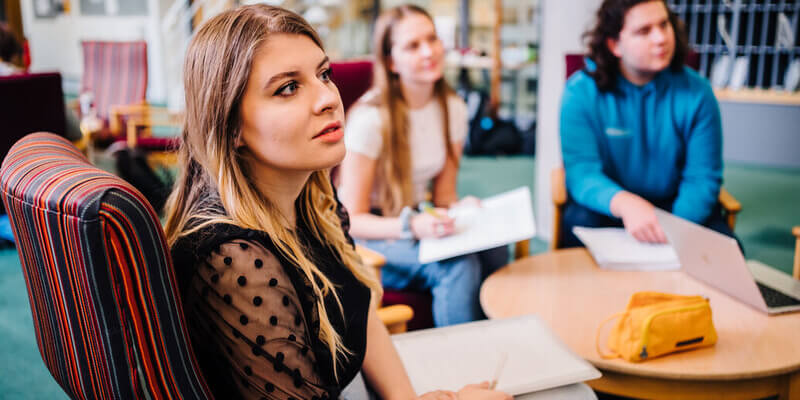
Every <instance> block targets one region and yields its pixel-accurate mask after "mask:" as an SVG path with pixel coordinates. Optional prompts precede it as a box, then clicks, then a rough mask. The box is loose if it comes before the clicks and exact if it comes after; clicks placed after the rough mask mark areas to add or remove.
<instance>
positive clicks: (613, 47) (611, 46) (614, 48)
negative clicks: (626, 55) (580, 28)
mask: <svg viewBox="0 0 800 400" xmlns="http://www.w3.org/2000/svg"><path fill="white" fill-rule="evenodd" d="M606 47H608V51H610V52H611V54H613V55H614V56H616V57H617V58H622V52H621V51H620V50H619V39H614V38H608V39H606Z"/></svg>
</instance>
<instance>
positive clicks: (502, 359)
mask: <svg viewBox="0 0 800 400" xmlns="http://www.w3.org/2000/svg"><path fill="white" fill-rule="evenodd" d="M507 359H508V353H506V352H502V353H500V361H499V362H498V363H497V369H495V370H494V378H493V379H492V381H491V382H490V383H489V389H491V390H494V388H495V387H497V380H498V379H500V373H501V372H503V367H504V366H505V365H506V360H507Z"/></svg>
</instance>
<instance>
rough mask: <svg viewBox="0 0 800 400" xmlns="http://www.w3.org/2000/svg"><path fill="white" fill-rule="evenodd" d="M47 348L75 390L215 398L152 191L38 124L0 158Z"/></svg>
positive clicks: (68, 388) (76, 393)
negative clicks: (188, 324) (189, 327)
mask: <svg viewBox="0 0 800 400" xmlns="http://www.w3.org/2000/svg"><path fill="white" fill-rule="evenodd" d="M0 191H2V197H3V202H4V203H5V205H6V209H7V210H8V215H9V219H10V222H11V226H12V228H13V231H14V237H15V239H16V243H17V248H18V252H19V257H20V261H21V264H22V268H23V272H24V276H25V282H26V285H27V288H28V295H29V299H30V305H31V312H32V314H33V321H34V328H35V331H36V339H37V342H38V345H39V351H40V353H41V355H42V359H43V360H44V362H45V364H46V365H47V368H48V369H49V370H50V372H51V373H52V375H53V377H54V378H55V379H56V381H57V382H58V383H59V384H60V385H61V387H62V388H63V389H64V391H65V392H66V393H67V395H69V396H70V397H71V398H73V399H138V398H142V399H144V398H152V399H178V398H181V399H184V398H200V399H202V398H211V396H210V394H209V393H210V392H209V390H208V388H207V386H206V384H205V381H204V380H203V378H202V376H201V374H200V372H199V371H200V370H199V368H198V366H197V362H196V360H195V357H194V355H193V353H192V351H191V348H190V345H189V340H188V339H189V337H188V335H187V331H186V328H185V322H184V318H183V313H182V309H181V302H180V299H179V296H178V289H177V286H178V285H177V282H176V278H175V271H173V267H172V261H171V258H170V257H169V251H168V248H167V245H166V241H165V238H164V233H163V231H162V229H161V225H160V223H159V220H158V218H157V216H156V215H155V213H154V212H153V209H152V208H151V207H150V206H149V205H148V204H147V200H145V199H144V197H143V196H142V195H141V194H140V193H139V192H138V191H136V190H135V189H134V188H133V187H132V186H130V185H129V184H127V183H126V182H125V181H123V180H122V179H120V178H118V177H116V176H114V175H112V174H110V173H107V172H104V171H101V170H99V169H98V168H96V167H94V166H92V165H91V164H89V162H88V161H87V160H86V158H85V157H84V156H83V155H82V154H81V153H80V152H79V151H78V150H77V149H76V148H75V147H73V146H72V145H71V144H70V143H69V142H68V141H67V140H66V139H64V138H62V137H59V136H57V135H54V134H51V133H43V132H39V133H34V134H30V135H28V136H26V137H24V138H23V139H21V140H20V141H18V142H17V143H16V144H15V145H14V146H13V147H12V148H11V150H10V151H9V153H8V156H7V157H6V158H5V160H4V161H3V164H2V169H0Z"/></svg>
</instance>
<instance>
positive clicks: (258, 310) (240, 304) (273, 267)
mask: <svg viewBox="0 0 800 400" xmlns="http://www.w3.org/2000/svg"><path fill="white" fill-rule="evenodd" d="M192 286H193V289H195V290H197V291H198V292H199V293H200V294H201V295H200V296H199V298H200V299H203V301H200V302H199V305H197V308H196V309H197V310H198V311H199V312H200V315H203V316H204V318H205V319H206V320H207V322H208V326H207V329H204V331H205V332H206V333H207V334H208V336H209V337H207V338H205V340H204V341H205V342H206V343H208V345H209V346H218V347H220V348H219V349H217V350H218V351H215V352H216V353H218V354H220V355H221V361H222V362H223V363H225V364H229V365H228V366H226V368H219V369H217V371H219V373H221V374H225V373H227V374H230V375H231V376H227V377H225V380H226V381H228V382H231V384H233V385H235V386H236V388H235V389H234V391H235V392H238V393H241V394H242V397H243V398H247V399H262V398H267V399H317V398H319V399H322V398H327V397H328V395H327V391H326V388H325V387H324V384H323V383H322V382H321V380H320V377H319V372H318V371H319V370H318V367H317V359H316V356H315V352H314V351H313V349H312V348H313V345H312V341H311V336H310V332H309V329H307V326H306V324H307V321H311V320H315V319H317V317H316V315H314V316H311V318H307V316H306V315H304V313H303V307H302V305H301V303H300V297H299V296H298V293H297V292H296V290H295V285H293V283H292V281H291V279H290V277H289V275H288V274H287V272H286V271H285V270H284V266H283V265H282V264H281V263H280V261H279V260H278V258H276V257H275V256H274V255H273V254H272V253H271V252H270V251H268V250H267V249H266V248H265V247H264V246H263V245H262V244H261V243H259V242H257V241H253V240H246V239H235V240H230V241H228V242H225V243H223V244H222V245H220V246H219V247H218V248H217V249H215V250H214V251H212V252H211V254H210V255H209V256H208V257H207V258H206V259H205V261H204V263H203V265H202V266H201V267H200V268H199V269H198V273H197V275H196V279H194V281H193V282H192ZM202 308H205V310H203V309H202ZM309 313H310V312H309ZM196 339H197V338H195V342H197V340H196Z"/></svg>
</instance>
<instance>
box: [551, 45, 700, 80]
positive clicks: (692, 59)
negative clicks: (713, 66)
mask: <svg viewBox="0 0 800 400" xmlns="http://www.w3.org/2000/svg"><path fill="white" fill-rule="evenodd" d="M584 57H586V55H584V54H567V55H565V56H564V62H565V64H566V77H567V79H569V77H570V76H572V74H574V73H575V72H578V70H580V69H582V68H583V67H584V66H585V65H586V63H585V60H584ZM686 65H688V66H689V68H692V69H694V70H697V69H699V68H700V55H699V54H698V53H696V52H694V51H689V54H687V55H686Z"/></svg>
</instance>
